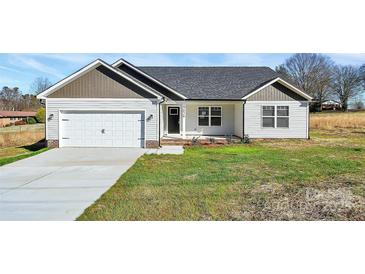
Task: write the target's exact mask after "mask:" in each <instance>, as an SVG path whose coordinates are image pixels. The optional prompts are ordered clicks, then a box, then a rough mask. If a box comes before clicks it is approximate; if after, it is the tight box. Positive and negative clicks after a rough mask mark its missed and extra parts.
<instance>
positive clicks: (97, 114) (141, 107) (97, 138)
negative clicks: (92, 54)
mask: <svg viewBox="0 0 365 274" xmlns="http://www.w3.org/2000/svg"><path fill="white" fill-rule="evenodd" d="M38 98H40V99H44V100H45V105H46V118H47V121H46V139H47V143H48V146H49V147H136V148H141V147H142V148H156V147H159V124H158V121H159V107H160V103H161V102H162V101H163V100H162V97H161V95H160V94H159V93H158V92H156V91H155V90H154V89H152V88H150V87H148V86H146V85H144V84H143V83H142V82H140V81H139V80H137V79H135V78H133V77H131V76H129V75H127V74H126V73H124V72H122V71H120V70H118V69H116V68H113V67H112V66H110V65H108V64H106V63H105V62H103V61H101V60H96V61H95V62H93V63H91V64H89V65H88V66H86V67H84V68H83V69H81V70H79V71H78V72H76V73H74V74H73V75H70V76H69V77H67V78H65V79H64V80H62V81H60V82H58V83H56V84H55V85H53V86H52V87H50V88H49V89H47V90H46V91H44V92H43V93H42V94H40V95H38Z"/></svg>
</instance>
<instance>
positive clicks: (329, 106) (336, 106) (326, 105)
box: [322, 100, 342, 110]
mask: <svg viewBox="0 0 365 274" xmlns="http://www.w3.org/2000/svg"><path fill="white" fill-rule="evenodd" d="M341 108H342V105H341V103H339V102H336V101H333V100H327V101H324V102H323V103H322V110H340V109H341Z"/></svg>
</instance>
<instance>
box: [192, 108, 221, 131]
mask: <svg viewBox="0 0 365 274" xmlns="http://www.w3.org/2000/svg"><path fill="white" fill-rule="evenodd" d="M199 108H208V125H207V126H205V125H199V117H203V116H201V115H199ZM212 108H220V109H221V115H220V116H218V115H213V116H212V111H211V110H212ZM197 114H198V115H197V124H198V127H222V125H223V107H222V106H198V108H197ZM212 117H220V118H221V124H220V125H211V118H212Z"/></svg>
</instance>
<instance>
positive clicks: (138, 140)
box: [59, 110, 145, 147]
mask: <svg viewBox="0 0 365 274" xmlns="http://www.w3.org/2000/svg"><path fill="white" fill-rule="evenodd" d="M144 116H145V115H144V111H72V110H65V111H60V119H59V126H60V144H59V146H60V147H144V146H145V145H144V139H145V138H144V136H145V134H144V132H145V126H144Z"/></svg>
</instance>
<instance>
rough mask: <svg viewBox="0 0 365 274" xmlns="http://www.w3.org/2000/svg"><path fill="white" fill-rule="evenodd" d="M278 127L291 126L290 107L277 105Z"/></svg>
mask: <svg viewBox="0 0 365 274" xmlns="http://www.w3.org/2000/svg"><path fill="white" fill-rule="evenodd" d="M276 116H277V121H276V127H289V107H288V106H277V107H276Z"/></svg>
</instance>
